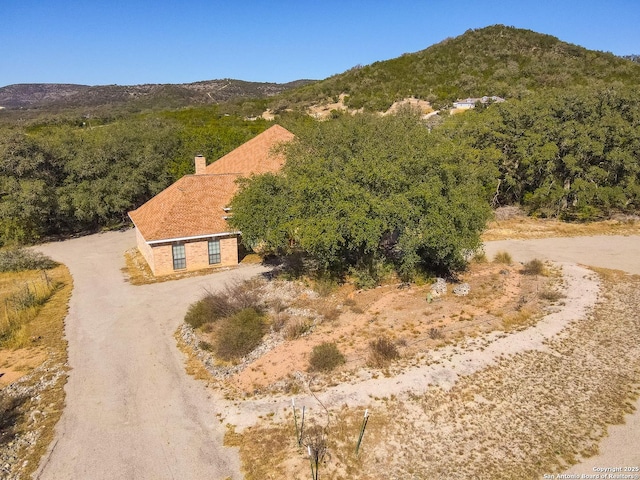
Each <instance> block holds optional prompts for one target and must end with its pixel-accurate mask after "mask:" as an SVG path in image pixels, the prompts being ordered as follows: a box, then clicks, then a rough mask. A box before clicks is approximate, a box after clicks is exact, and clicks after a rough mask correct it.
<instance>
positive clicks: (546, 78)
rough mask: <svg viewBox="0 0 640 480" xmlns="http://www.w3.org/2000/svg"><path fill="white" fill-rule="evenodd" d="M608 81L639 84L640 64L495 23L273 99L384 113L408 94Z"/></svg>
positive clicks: (434, 96)
mask: <svg viewBox="0 0 640 480" xmlns="http://www.w3.org/2000/svg"><path fill="white" fill-rule="evenodd" d="M612 82H621V83H622V84H626V85H638V84H639V83H640V65H638V63H635V62H633V61H631V60H629V59H624V58H621V57H617V56H615V55H613V54H611V53H604V52H598V51H593V50H587V49H586V48H583V47H580V46H577V45H572V44H569V43H566V42H563V41H561V40H559V39H558V38H556V37H553V36H550V35H544V34H540V33H536V32H533V31H530V30H523V29H518V28H514V27H507V26H503V25H495V26H490V27H486V28H482V29H477V30H468V31H467V32H466V33H464V34H463V35H460V36H458V37H455V38H449V39H446V40H444V41H442V42H440V43H438V44H436V45H433V46H431V47H429V48H427V49H425V50H422V51H419V52H416V53H409V54H404V55H402V56H401V57H398V58H394V59H392V60H386V61H380V62H375V63H373V64H371V65H367V66H356V67H354V68H352V69H350V70H348V71H346V72H344V73H342V74H339V75H335V76H333V77H330V78H328V79H326V80H323V81H320V82H316V83H314V84H311V85H307V86H304V87H302V88H299V89H295V90H292V91H290V92H286V93H285V94H283V95H282V97H281V98H280V99H278V100H277V101H275V102H274V110H276V111H280V110H284V109H286V108H291V107H299V106H308V105H311V104H313V103H314V102H319V101H334V102H335V101H336V100H337V99H338V97H339V96H340V95H341V94H346V97H345V104H346V105H347V106H348V107H350V108H353V109H358V108H362V107H364V108H366V109H368V110H374V111H385V110H387V109H388V108H389V107H390V106H391V104H392V103H393V102H395V101H397V100H400V99H403V98H407V97H416V98H420V99H423V100H428V101H430V102H431V103H432V104H434V105H435V106H436V107H437V106H442V105H444V104H447V103H451V102H452V101H453V100H455V99H457V98H465V97H482V96H484V95H498V96H501V97H505V98H519V97H523V96H525V95H527V94H529V93H531V92H537V91H540V90H548V89H552V88H567V87H574V86H579V85H591V84H597V83H603V84H604V83H612Z"/></svg>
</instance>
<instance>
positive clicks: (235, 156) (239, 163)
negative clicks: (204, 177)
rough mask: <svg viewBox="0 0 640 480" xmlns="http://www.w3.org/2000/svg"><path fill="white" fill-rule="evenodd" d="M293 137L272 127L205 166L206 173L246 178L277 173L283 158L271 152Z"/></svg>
mask: <svg viewBox="0 0 640 480" xmlns="http://www.w3.org/2000/svg"><path fill="white" fill-rule="evenodd" d="M293 137H294V135H293V133H291V132H290V131H289V130H287V129H285V128H283V127H281V126H280V125H274V126H273V127H271V128H269V129H267V130H265V131H264V132H262V133H261V134H260V135H258V136H256V137H254V138H252V139H251V140H249V141H248V142H247V143H244V144H242V145H240V146H239V147H238V148H236V149H235V150H233V151H231V152H229V153H228V154H226V155H225V156H224V157H222V158H220V159H219V160H216V161H215V162H213V163H212V164H211V165H209V166H207V173H238V174H240V175H243V176H246V177H248V176H249V175H251V174H256V175H258V174H261V173H267V172H277V171H278V170H280V168H281V167H282V165H283V164H284V157H283V156H282V155H279V154H277V153H275V152H273V148H274V147H275V146H276V145H278V144H280V143H283V142H289V141H291V140H292V139H293Z"/></svg>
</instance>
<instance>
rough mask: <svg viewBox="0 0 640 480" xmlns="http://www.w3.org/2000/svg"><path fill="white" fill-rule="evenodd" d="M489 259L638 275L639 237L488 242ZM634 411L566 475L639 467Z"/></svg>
mask: <svg viewBox="0 0 640 480" xmlns="http://www.w3.org/2000/svg"><path fill="white" fill-rule="evenodd" d="M485 251H486V253H487V256H488V257H489V258H493V256H494V255H495V253H496V252H499V251H506V252H509V253H510V254H511V256H512V257H513V258H514V260H517V261H522V262H524V261H528V260H531V259H533V258H540V259H546V260H554V261H565V262H574V263H581V264H583V265H591V266H596V267H604V268H611V269H616V270H622V271H625V272H628V273H632V274H636V275H640V237H637V236H610V235H607V236H593V237H573V238H545V239H538V240H503V241H496V242H488V243H487V244H486V245H485ZM635 407H636V411H635V413H634V414H633V415H627V416H626V417H625V424H624V425H614V426H610V427H609V429H608V433H609V435H608V436H607V437H606V438H605V439H604V440H603V441H602V442H601V444H600V453H599V454H598V455H595V456H593V457H591V458H589V459H587V460H585V461H584V462H582V463H580V464H578V465H575V466H574V467H572V468H571V469H569V470H568V471H567V473H571V474H590V475H593V474H594V470H593V469H594V468H596V467H630V466H633V467H637V466H639V465H640V399H639V400H637V401H636V402H635Z"/></svg>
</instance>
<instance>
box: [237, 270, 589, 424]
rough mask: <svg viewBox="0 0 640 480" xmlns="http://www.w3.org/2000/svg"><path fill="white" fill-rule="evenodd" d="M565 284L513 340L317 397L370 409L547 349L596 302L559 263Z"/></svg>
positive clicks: (241, 412)
mask: <svg viewBox="0 0 640 480" xmlns="http://www.w3.org/2000/svg"><path fill="white" fill-rule="evenodd" d="M561 265H562V271H563V278H564V281H565V285H566V286H565V288H566V291H565V295H566V298H565V302H564V303H565V305H564V307H562V308H561V309H559V310H558V311H557V312H554V313H551V314H549V315H547V316H545V318H544V319H543V320H541V321H539V322H538V323H537V324H536V325H535V326H534V327H531V328H527V329H526V330H522V331H518V332H515V333H512V334H509V335H505V334H504V333H503V332H494V333H491V334H489V335H486V336H483V337H478V338H477V339H469V340H468V341H467V342H466V343H465V344H464V345H455V346H447V347H443V348H440V349H438V350H435V351H433V352H432V353H430V354H429V355H428V356H426V357H424V358H423V359H422V361H421V365H419V366H416V367H413V368H409V369H407V370H406V371H405V372H403V373H401V374H400V375H396V376H392V377H378V378H372V379H368V380H364V381H357V380H354V381H353V382H352V383H346V384H340V385H338V386H335V387H332V388H329V389H328V390H326V391H324V392H323V393H321V394H318V398H319V399H320V400H321V401H322V402H323V403H325V405H348V406H350V407H354V406H360V405H367V404H369V403H370V402H371V400H372V398H374V397H382V396H391V395H400V394H402V393H407V392H411V393H414V394H416V395H420V394H422V393H424V392H425V391H426V389H427V388H428V387H429V386H439V387H441V388H443V389H445V390H448V389H450V388H451V387H452V386H453V385H454V384H455V383H456V382H457V381H458V379H459V378H460V376H462V375H470V374H472V373H474V372H477V371H479V370H481V369H484V368H486V367H488V366H490V365H494V364H495V363H496V362H497V361H499V360H500V359H501V358H502V357H503V356H505V355H512V354H515V353H519V352H522V351H526V350H545V346H544V342H545V340H546V339H549V338H552V337H553V336H555V335H558V334H559V333H560V332H562V330H563V329H564V328H565V327H566V326H567V325H568V324H569V322H571V321H573V320H576V319H580V318H582V317H583V316H584V315H586V313H587V311H588V309H589V308H591V307H592V306H593V305H594V304H595V301H596V299H597V293H598V286H599V285H598V281H597V278H596V276H595V275H594V274H593V272H591V271H590V270H588V269H586V268H584V267H580V266H578V265H576V264H572V263H566V264H561ZM296 401H297V403H299V404H300V405H301V406H302V405H306V406H307V408H310V409H313V408H317V401H316V400H315V399H314V398H313V397H311V396H306V395H303V396H299V397H298V399H297V400H296ZM290 402H291V396H290V395H288V396H286V397H281V398H268V399H260V400H256V401H246V402H243V403H240V404H238V405H237V406H236V407H235V409H234V408H233V407H231V408H230V409H229V414H228V416H227V421H229V422H230V423H232V424H234V425H237V426H238V427H239V428H242V427H246V426H248V425H251V424H252V423H253V422H254V421H255V415H260V414H267V413H269V412H272V411H274V409H275V410H279V409H281V411H283V412H285V411H286V408H287V407H288V406H289V405H290Z"/></svg>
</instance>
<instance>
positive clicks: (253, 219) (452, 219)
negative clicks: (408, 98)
mask: <svg viewBox="0 0 640 480" xmlns="http://www.w3.org/2000/svg"><path fill="white" fill-rule="evenodd" d="M285 151H286V158H287V161H286V165H285V167H284V169H283V171H282V173H280V174H278V175H267V176H258V177H253V178H251V179H249V180H247V181H245V182H244V183H243V184H242V185H241V189H240V191H239V193H238V194H237V195H236V197H235V198H234V199H233V201H232V208H233V212H234V215H233V217H232V219H231V222H232V224H233V226H234V227H236V228H238V229H239V230H241V231H242V232H243V238H244V241H245V242H246V243H248V244H249V246H256V245H258V244H259V245H260V246H261V247H262V248H263V249H264V250H265V251H271V252H277V253H283V252H292V251H298V252H303V253H304V254H306V255H308V256H309V257H310V258H311V259H313V260H314V261H315V262H316V263H317V265H318V266H319V268H320V269H322V270H325V271H329V272H331V273H333V274H335V275H343V274H344V273H346V272H347V271H349V270H350V269H352V270H356V271H358V272H359V273H361V274H363V273H364V274H369V275H371V276H374V277H375V276H376V275H377V273H379V270H380V267H381V266H382V265H385V264H386V265H390V266H392V267H393V268H395V269H396V271H397V272H398V273H399V274H401V275H402V276H403V277H407V278H408V277H410V276H411V275H413V274H414V273H415V272H416V270H417V269H419V268H431V269H441V270H456V269H459V268H461V267H463V265H464V263H465V262H464V258H465V253H467V252H468V251H472V250H474V249H475V248H477V247H478V246H479V244H480V237H479V235H480V232H481V231H482V229H483V228H484V225H485V222H486V220H487V218H488V216H489V214H490V211H489V207H488V203H487V201H486V192H485V191H484V190H483V187H482V185H481V183H480V181H479V180H478V177H479V170H480V166H479V164H476V165H474V164H473V163H471V164H467V165H465V164H463V163H461V162H460V160H461V158H463V157H464V156H465V152H462V151H460V150H459V149H457V148H456V146H455V145H454V144H453V143H452V142H449V144H447V145H446V147H443V146H442V145H436V144H435V142H434V137H433V135H431V134H430V133H429V131H428V129H427V128H425V126H424V125H423V124H422V123H421V120H420V118H419V115H418V114H417V113H415V112H413V111H409V110H406V111H403V112H401V113H400V114H398V115H395V116H388V117H383V118H380V117H377V116H373V115H364V114H363V115H356V116H349V115H345V116H340V117H339V118H337V119H335V120H332V121H327V122H323V123H316V124H314V125H313V126H311V127H308V128H306V129H304V130H302V131H301V132H300V134H299V136H298V138H297V140H296V141H294V142H293V143H292V144H290V145H289V146H287V147H286V150H285Z"/></svg>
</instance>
